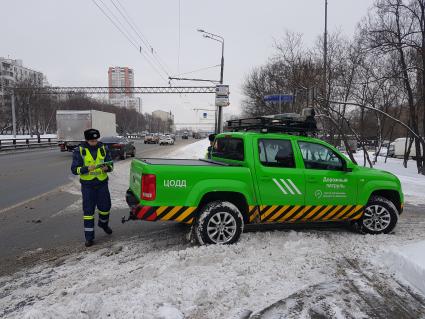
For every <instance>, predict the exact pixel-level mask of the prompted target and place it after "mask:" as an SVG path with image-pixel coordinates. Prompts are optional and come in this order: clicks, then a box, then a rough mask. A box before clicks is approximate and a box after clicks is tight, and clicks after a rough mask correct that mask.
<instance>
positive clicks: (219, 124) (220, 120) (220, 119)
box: [217, 39, 224, 133]
mask: <svg viewBox="0 0 425 319" xmlns="http://www.w3.org/2000/svg"><path fill="white" fill-rule="evenodd" d="M223 73H224V39H223V42H222V43H221V66H220V84H223V76H224V74H223ZM222 127H223V107H222V106H219V107H218V120H217V133H221V129H222Z"/></svg>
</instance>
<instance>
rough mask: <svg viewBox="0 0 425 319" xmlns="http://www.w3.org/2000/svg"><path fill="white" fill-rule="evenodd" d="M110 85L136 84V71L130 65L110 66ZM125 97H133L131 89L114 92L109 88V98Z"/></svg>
mask: <svg viewBox="0 0 425 319" xmlns="http://www.w3.org/2000/svg"><path fill="white" fill-rule="evenodd" d="M108 83H109V87H132V86H134V72H133V70H132V69H130V68H128V67H120V66H116V67H110V68H109V70H108ZM124 97H133V93H132V92H131V90H125V92H124V93H122V94H121V93H113V92H112V90H111V89H109V98H110V99H118V98H124Z"/></svg>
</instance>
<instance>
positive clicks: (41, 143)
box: [0, 137, 58, 152]
mask: <svg viewBox="0 0 425 319" xmlns="http://www.w3.org/2000/svg"><path fill="white" fill-rule="evenodd" d="M57 145H58V142H57V139H56V138H50V137H40V138H37V137H34V138H12V139H1V138H0V152H2V151H10V150H16V149H31V148H41V147H51V146H57Z"/></svg>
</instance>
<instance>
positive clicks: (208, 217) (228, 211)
mask: <svg viewBox="0 0 425 319" xmlns="http://www.w3.org/2000/svg"><path fill="white" fill-rule="evenodd" d="M243 227H244V221H243V217H242V214H241V212H240V211H239V209H238V208H237V207H236V206H235V205H234V204H232V203H230V202H222V201H214V202H210V203H208V204H206V205H205V206H204V207H203V208H202V209H201V211H200V214H199V216H198V217H197V219H196V221H195V225H194V228H193V231H194V238H195V239H196V241H197V242H198V243H199V244H200V245H209V244H226V245H230V244H234V243H236V242H237V241H238V240H239V237H240V236H241V234H242V232H243ZM214 228H215V231H216V232H218V234H216V233H214Z"/></svg>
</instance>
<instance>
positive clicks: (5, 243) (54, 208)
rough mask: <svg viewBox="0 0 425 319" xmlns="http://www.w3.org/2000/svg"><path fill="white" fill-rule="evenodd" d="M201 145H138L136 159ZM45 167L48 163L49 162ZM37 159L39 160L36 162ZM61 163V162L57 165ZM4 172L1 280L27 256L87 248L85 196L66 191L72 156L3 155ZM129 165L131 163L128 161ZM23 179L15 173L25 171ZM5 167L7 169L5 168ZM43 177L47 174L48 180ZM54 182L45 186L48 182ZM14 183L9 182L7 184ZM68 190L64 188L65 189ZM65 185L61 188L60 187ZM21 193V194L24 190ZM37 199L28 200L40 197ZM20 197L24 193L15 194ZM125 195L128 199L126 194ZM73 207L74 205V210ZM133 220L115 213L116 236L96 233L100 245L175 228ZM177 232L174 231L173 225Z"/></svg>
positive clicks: (0, 216)
mask: <svg viewBox="0 0 425 319" xmlns="http://www.w3.org/2000/svg"><path fill="white" fill-rule="evenodd" d="M195 141H196V140H193V139H190V140H183V141H182V140H176V144H175V145H174V146H159V145H155V144H152V145H149V144H147V145H144V144H143V142H142V143H140V142H139V143H137V144H136V149H137V156H143V157H161V155H165V154H167V153H169V152H171V151H174V150H176V149H178V148H180V147H182V146H184V145H186V144H189V143H193V142H195ZM46 158H47V160H46V162H43V159H46ZM31 159H34V160H31ZM54 159H56V161H55V160H54ZM0 160H1V162H0V165H2V166H0V169H1V182H2V185H1V187H2V188H1V190H0V194H1V203H2V204H1V205H2V206H0V275H1V274H2V273H5V272H10V271H11V270H13V268H14V267H18V265H19V263H20V261H25V256H29V255H32V254H33V253H42V254H44V253H47V254H50V253H52V254H54V255H57V254H68V253H71V252H72V251H75V249H77V250H78V249H82V248H83V247H84V245H83V244H84V234H83V232H82V224H81V207H80V206H81V204H80V203H78V202H77V201H78V200H79V199H80V198H81V196H80V195H75V194H71V193H69V192H67V191H66V185H67V184H68V183H69V182H70V181H71V179H70V178H71V177H72V175H71V174H70V173H68V172H69V171H70V169H69V167H70V165H71V162H70V161H71V154H70V153H61V152H59V151H58V150H56V149H54V150H40V151H35V152H34V151H33V152H31V153H20V154H9V155H1V156H0ZM126 161H131V158H128V159H127V160H126ZM19 163H26V164H25V165H27V166H29V167H32V168H31V169H30V168H28V169H27V168H24V169H22V170H20V171H19V173H18V174H16V175H15V174H13V171H12V170H13V169H14V168H16V169H18V168H19V167H21V166H22V164H19ZM3 164H5V166H3ZM44 174H46V175H45V176H44ZM49 179H50V180H51V181H50V182H46V181H47V180H49ZM7 181H9V182H7ZM63 185H65V186H63ZM58 186H61V187H58ZM21 190H22V191H21ZM45 192H49V193H47V194H44V195H41V196H38V197H37V198H35V199H33V200H30V201H27V200H28V199H29V198H31V197H34V196H37V195H39V194H43V193H45ZM16 193H19V194H16ZM123 196H124V194H123ZM19 201H25V202H24V203H23V204H16V205H14V207H12V208H11V209H6V210H3V211H1V209H2V208H1V207H4V206H5V203H7V204H8V205H11V204H12V205H13V204H14V203H16V202H19ZM70 205H72V206H71V207H70ZM122 216H128V209H127V208H124V209H118V210H113V211H111V217H110V218H111V222H110V225H111V226H112V228H113V230H114V233H113V234H112V235H111V236H108V235H106V234H105V233H103V231H102V230H101V229H99V228H96V240H97V242H98V243H99V244H101V243H105V242H115V241H120V240H122V239H126V238H131V237H133V236H138V235H141V234H148V233H149V232H154V231H158V230H162V229H166V228H167V227H170V225H173V223H159V222H158V223H151V222H141V221H137V222H133V221H132V222H128V223H126V224H122V223H121V217H122ZM171 227H173V226H171Z"/></svg>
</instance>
